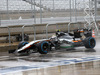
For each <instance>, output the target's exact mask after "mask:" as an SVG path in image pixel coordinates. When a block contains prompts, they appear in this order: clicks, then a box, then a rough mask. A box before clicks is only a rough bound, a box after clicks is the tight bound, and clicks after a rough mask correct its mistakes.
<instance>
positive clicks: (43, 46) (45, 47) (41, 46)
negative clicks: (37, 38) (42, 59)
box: [38, 41, 50, 54]
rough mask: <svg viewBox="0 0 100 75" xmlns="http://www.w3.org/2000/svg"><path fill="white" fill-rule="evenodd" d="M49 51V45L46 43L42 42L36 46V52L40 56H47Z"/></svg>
mask: <svg viewBox="0 0 100 75" xmlns="http://www.w3.org/2000/svg"><path fill="white" fill-rule="evenodd" d="M49 50H50V44H49V43H48V42H47V41H42V42H40V43H39V44H38V51H39V53H41V54H47V53H48V51H49Z"/></svg>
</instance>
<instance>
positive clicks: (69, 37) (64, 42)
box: [9, 29, 96, 55]
mask: <svg viewBox="0 0 100 75" xmlns="http://www.w3.org/2000/svg"><path fill="white" fill-rule="evenodd" d="M95 45H96V41H95V39H94V38H93V37H92V29H90V30H89V29H76V30H74V31H73V32H72V33H71V32H70V33H65V32H61V31H60V30H58V31H57V32H56V34H55V36H52V37H51V38H49V39H42V40H36V41H32V42H30V43H28V42H25V41H23V42H21V43H19V45H18V49H16V50H9V53H14V54H16V55H23V54H27V55H29V54H31V53H33V52H39V53H41V54H47V53H48V52H49V51H51V50H52V48H55V50H56V49H60V48H66V49H68V48H74V47H79V46H85V48H94V47H95Z"/></svg>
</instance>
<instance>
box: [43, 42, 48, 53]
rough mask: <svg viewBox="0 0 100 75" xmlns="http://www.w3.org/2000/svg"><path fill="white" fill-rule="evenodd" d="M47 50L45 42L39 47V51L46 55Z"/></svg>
mask: <svg viewBox="0 0 100 75" xmlns="http://www.w3.org/2000/svg"><path fill="white" fill-rule="evenodd" d="M48 48H49V45H48V43H47V42H44V43H43V44H42V45H41V49H42V51H43V52H45V53H47V52H48Z"/></svg>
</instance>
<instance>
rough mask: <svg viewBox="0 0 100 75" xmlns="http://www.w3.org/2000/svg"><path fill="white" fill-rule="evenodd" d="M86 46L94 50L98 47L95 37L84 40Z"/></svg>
mask: <svg viewBox="0 0 100 75" xmlns="http://www.w3.org/2000/svg"><path fill="white" fill-rule="evenodd" d="M84 45H85V47H86V48H94V47H95V45H96V41H95V39H94V38H93V37H88V38H86V39H85V40H84Z"/></svg>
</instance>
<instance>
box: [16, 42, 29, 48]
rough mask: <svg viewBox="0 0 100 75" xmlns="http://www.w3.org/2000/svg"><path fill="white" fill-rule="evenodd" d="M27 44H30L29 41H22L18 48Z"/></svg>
mask: <svg viewBox="0 0 100 75" xmlns="http://www.w3.org/2000/svg"><path fill="white" fill-rule="evenodd" d="M26 44H28V42H25V41H22V42H20V43H19V45H18V49H20V48H22V47H23V46H25V45H26Z"/></svg>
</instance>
